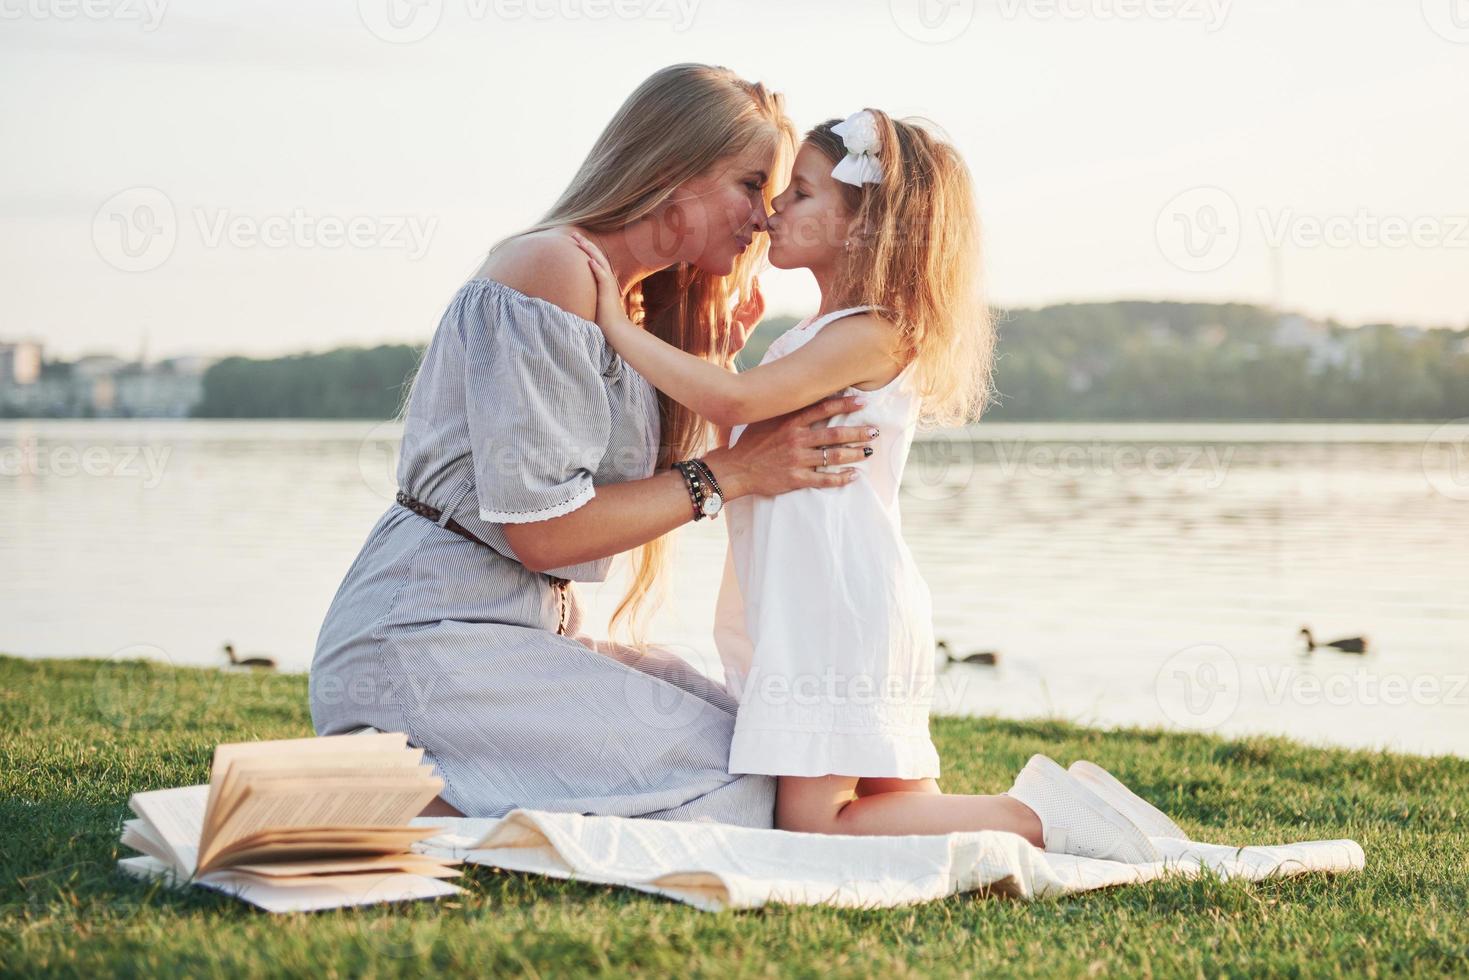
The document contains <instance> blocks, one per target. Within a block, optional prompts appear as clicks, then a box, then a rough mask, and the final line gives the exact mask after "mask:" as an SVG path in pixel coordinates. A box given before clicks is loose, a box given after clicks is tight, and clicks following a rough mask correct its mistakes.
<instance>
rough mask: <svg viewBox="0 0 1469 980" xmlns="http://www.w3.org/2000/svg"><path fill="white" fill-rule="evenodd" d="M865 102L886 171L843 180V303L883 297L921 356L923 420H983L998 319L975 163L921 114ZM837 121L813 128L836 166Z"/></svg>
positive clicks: (909, 351) (905, 352)
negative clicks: (847, 220)
mask: <svg viewBox="0 0 1469 980" xmlns="http://www.w3.org/2000/svg"><path fill="white" fill-rule="evenodd" d="M867 111H868V112H870V113H872V115H873V116H874V117H875V119H876V120H877V132H878V139H879V141H880V143H879V147H878V150H877V160H878V163H879V164H880V165H881V167H882V180H881V181H880V182H878V183H875V184H871V183H869V184H863V185H862V186H861V187H857V186H855V185H853V184H848V183H845V182H840V181H839V183H840V184H841V187H842V192H843V195H844V197H845V199H846V204H847V210H848V212H849V213H850V214H852V215H853V216H854V217H855V220H854V222H853V225H854V227H855V228H856V229H857V231H856V235H855V237H856V241H853V242H852V245H853V246H854V248H852V249H851V250H850V251H849V252H848V253H847V256H848V257H847V261H846V262H845V263H843V265H842V267H841V269H840V271H839V273H838V276H837V279H836V281H835V283H834V284H833V289H834V290H835V292H836V294H837V299H836V303H837V305H838V306H840V307H848V306H869V305H871V306H879V307H883V308H884V309H886V310H887V311H888V316H889V317H890V318H891V319H893V320H894V322H895V323H896V324H897V326H898V330H899V342H898V344H899V351H898V353H899V354H900V355H901V359H902V360H903V361H904V362H905V363H906V362H907V360H908V359H909V358H914V357H916V359H917V364H918V366H917V368H915V370H914V374H915V375H916V376H917V379H918V384H919V391H920V393H921V397H922V408H921V410H920V413H919V418H918V425H919V427H920V428H924V429H932V428H940V427H946V426H954V425H964V424H967V423H969V422H974V421H978V420H979V417H980V416H981V415H982V414H983V413H984V410H985V408H986V407H987V406H988V405H989V404H990V403H991V402H992V401H993V399H994V387H993V380H992V377H993V372H994V360H995V339H996V337H995V334H996V328H995V318H994V314H993V313H992V311H991V310H990V307H989V304H988V302H987V300H986V297H985V293H984V278H983V267H982V256H981V252H980V223H979V212H978V207H977V205H976V202H975V198H974V187H973V183H972V181H971V179H970V176H969V168H968V167H966V166H965V165H964V160H963V158H962V157H960V156H959V153H958V151H957V150H955V149H954V147H953V146H951V145H950V144H949V143H947V142H945V141H944V140H941V139H939V138H938V137H937V136H935V135H934V134H933V133H931V132H930V131H929V130H928V129H927V128H925V127H924V126H923V125H920V123H922V122H924V121H923V120H915V119H902V120H899V119H893V118H891V117H890V116H888V114H887V113H885V112H882V111H881V110H878V109H868V110H867ZM840 123H841V120H840V119H829V120H827V121H826V122H824V123H821V124H820V125H818V126H816V127H815V128H813V129H812V130H810V131H809V132H808V133H807V134H806V142H807V143H809V144H811V145H812V146H813V147H814V148H816V149H817V150H820V151H821V153H822V154H823V155H824V156H826V157H829V158H830V159H831V162H832V165H833V166H835V165H836V164H837V163H838V162H839V161H840V160H841V159H842V158H843V157H845V156H846V155H847V149H846V146H845V145H844V144H843V142H842V138H841V137H840V136H837V135H836V134H835V133H833V132H832V131H831V130H832V127H833V126H836V125H839V124H840Z"/></svg>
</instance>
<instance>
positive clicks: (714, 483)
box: [694, 459, 724, 500]
mask: <svg viewBox="0 0 1469 980" xmlns="http://www.w3.org/2000/svg"><path fill="white" fill-rule="evenodd" d="M694 463H695V464H696V465H697V466H698V467H699V469H700V470H702V471H703V472H704V479H706V480H708V481H709V486H710V488H711V489H713V491H714V492H715V493H717V494H719V497H720V499H721V500H722V499H724V490H723V489H721V488H720V486H719V481H718V480H716V479H714V471H713V470H711V469H710V468H709V464H708V463H706V462H704V461H703V460H702V459H696V460H694Z"/></svg>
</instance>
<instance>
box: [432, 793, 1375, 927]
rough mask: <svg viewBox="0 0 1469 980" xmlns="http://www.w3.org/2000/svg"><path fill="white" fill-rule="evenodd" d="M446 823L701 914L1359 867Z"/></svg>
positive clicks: (535, 814) (607, 820) (500, 851)
mask: <svg viewBox="0 0 1469 980" xmlns="http://www.w3.org/2000/svg"><path fill="white" fill-rule="evenodd" d="M414 822H415V823H417V824H421V825H425V826H430V825H431V826H442V827H444V828H445V831H444V833H442V834H440V835H438V836H436V837H433V838H430V839H429V840H427V841H425V842H424V843H423V844H420V845H418V848H419V849H421V850H425V851H429V852H432V853H443V854H452V855H454V856H456V857H458V858H460V859H461V860H464V861H467V862H469V863H471V864H483V865H487V866H492V867H497V868H505V869H507V870H511V871H530V872H534V873H536V874H543V875H549V876H551V877H553V878H569V879H575V880H577V881H587V882H594V883H597V884H604V885H621V886H623V887H626V888H635V889H637V890H638V891H644V892H651V893H653V894H656V895H665V896H667V897H669V898H673V899H677V900H678V901H680V902H687V903H688V904H689V905H692V906H694V907H696V908H700V909H704V910H706V911H710V912H717V911H720V910H722V909H747V908H758V907H760V906H762V905H766V904H770V903H780V904H792V905H838V906H851V907H870V908H877V907H889V906H897V905H910V904H913V903H917V902H928V901H932V900H934V899H938V898H944V897H945V896H948V895H954V894H958V893H960V892H970V891H977V892H981V893H984V894H991V895H1008V896H1012V897H1015V898H1022V899H1032V898H1041V897H1047V896H1051V895H1068V894H1071V893H1073V892H1081V891H1088V890H1090V889H1093V888H1106V887H1108V886H1111V885H1124V884H1135V883H1138V882H1144V881H1150V880H1153V879H1155V878H1159V877H1161V876H1163V875H1165V874H1184V875H1197V874H1199V873H1200V870H1201V869H1203V868H1206V867H1207V868H1212V869H1213V870H1214V871H1216V872H1217V873H1218V874H1219V875H1221V876H1222V877H1226V878H1244V879H1247V880H1250V881H1257V880H1260V879H1262V878H1268V877H1272V876H1273V877H1285V876H1289V875H1297V874H1303V873H1305V872H1310V871H1328V872H1330V871H1360V870H1361V869H1362V866H1363V854H1362V848H1361V847H1360V846H1359V845H1358V844H1357V842H1356V841H1351V840H1324V841H1305V842H1302V843H1297V844H1275V845H1270V846H1254V847H1228V846H1225V845H1220V844H1204V843H1199V842H1197V841H1182V840H1169V839H1165V838H1153V843H1154V844H1156V845H1157V846H1158V848H1159V850H1160V851H1162V853H1163V855H1164V860H1163V861H1160V862H1154V863H1150V864H1122V863H1119V862H1116V861H1099V860H1094V859H1091V858H1079V857H1070V856H1067V855H1060V854H1048V853H1046V852H1044V851H1042V850H1040V849H1039V848H1037V847H1034V846H1032V845H1031V844H1030V843H1029V842H1027V841H1026V840H1025V838H1023V837H1021V836H1020V835H1018V834H1011V833H1006V832H1003V831H991V830H984V831H976V832H973V833H961V834H944V835H932V836H916V835H915V836H905V837H857V836H837V835H826V834H800V833H793V832H791V831H786V830H754V829H751V828H748V827H735V826H729V825H726V824H717V823H688V822H675V821H667V820H640V819H636V818H631V817H599V816H582V815H580V814H575V813H554V812H550V811H545V810H512V811H511V812H510V813H508V814H506V815H505V816H503V817H499V818H495V819H488V820H485V819H472V818H467V817H465V818H458V819H451V818H442V817H434V818H419V819H418V820H416V821H414Z"/></svg>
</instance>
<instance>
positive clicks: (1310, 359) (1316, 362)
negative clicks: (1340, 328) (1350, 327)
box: [1271, 313, 1362, 377]
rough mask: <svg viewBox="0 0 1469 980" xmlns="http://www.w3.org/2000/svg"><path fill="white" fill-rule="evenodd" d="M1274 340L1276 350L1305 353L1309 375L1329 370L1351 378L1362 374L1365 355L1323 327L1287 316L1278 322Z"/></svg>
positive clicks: (1328, 328) (1322, 324) (1294, 316)
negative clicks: (1332, 369) (1343, 372)
mask: <svg viewBox="0 0 1469 980" xmlns="http://www.w3.org/2000/svg"><path fill="white" fill-rule="evenodd" d="M1271 339H1272V340H1273V341H1274V343H1275V346H1277V347H1280V348H1285V349H1295V350H1304V351H1306V371H1307V372H1308V373H1310V374H1320V373H1321V372H1322V371H1325V370H1326V369H1327V368H1328V367H1331V368H1339V369H1343V370H1345V371H1346V372H1347V373H1348V374H1350V375H1351V376H1352V377H1358V376H1360V375H1361V373H1362V354H1361V352H1360V351H1358V350H1356V349H1355V345H1353V344H1349V343H1348V342H1347V341H1346V340H1345V339H1344V338H1342V337H1341V336H1339V335H1338V334H1337V333H1336V332H1334V331H1332V329H1331V328H1330V327H1328V326H1327V325H1326V324H1324V323H1317V322H1315V321H1313V320H1308V319H1306V318H1305V317H1303V316H1300V315H1299V314H1295V313H1292V314H1288V315H1286V316H1282V317H1280V318H1279V319H1278V320H1276V322H1275V332H1274V334H1273V335H1272V337H1271Z"/></svg>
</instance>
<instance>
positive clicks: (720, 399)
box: [573, 235, 898, 427]
mask: <svg viewBox="0 0 1469 980" xmlns="http://www.w3.org/2000/svg"><path fill="white" fill-rule="evenodd" d="M573 237H574V238H575V239H576V240H577V242H578V244H581V245H582V248H583V250H584V251H586V252H587V255H588V264H589V265H590V266H591V268H592V273H593V275H595V276H596V279H597V325H598V326H600V327H601V328H602V332H603V333H604V334H605V335H606V337H607V342H608V343H609V344H611V345H612V347H613V348H614V349H615V350H616V351H617V353H618V354H620V355H621V356H622V358H623V360H625V361H627V362H628V363H629V364H631V365H632V366H633V369H634V370H636V371H637V372H638V373H639V374H641V375H642V376H643V377H645V378H647V379H648V381H649V382H650V383H651V384H652V385H653V386H654V387H655V388H657V389H658V390H660V391H662V392H664V393H665V394H667V395H668V396H669V397H670V398H672V399H673V400H674V401H676V402H678V403H679V404H681V405H684V406H686V407H688V408H689V409H691V410H692V411H694V412H697V413H698V414H699V415H702V416H703V417H704V418H706V419H708V420H709V421H711V422H713V423H714V424H715V425H717V426H724V427H728V426H734V425H739V424H740V423H748V422H758V421H760V420H762V419H768V418H774V417H775V416H777V415H783V414H785V413H786V412H790V411H794V410H795V409H797V408H801V407H802V406H805V405H810V404H811V403H812V402H815V401H818V400H819V399H822V398H825V397H827V396H828V395H831V394H832V393H833V392H840V391H842V390H844V389H845V388H846V387H847V386H848V385H853V384H856V383H858V382H861V381H865V380H868V379H871V378H874V377H877V376H881V375H883V373H884V372H889V373H890V372H891V370H892V368H893V367H894V365H895V364H897V363H898V362H897V361H896V359H895V357H894V354H893V352H892V349H893V341H894V336H893V333H894V331H893V327H892V326H891V325H890V324H888V323H886V322H885V321H883V320H882V319H881V318H879V317H876V316H873V315H871V314H854V315H853V316H850V317H844V318H843V319H841V320H839V321H837V322H836V323H833V324H831V325H830V326H827V327H825V328H823V329H822V330H821V331H820V332H819V333H818V334H817V335H816V336H815V337H814V338H812V339H811V340H810V341H809V342H808V343H806V344H805V345H803V346H802V347H801V348H800V349H799V350H797V351H794V352H792V353H791V354H789V355H787V356H785V357H782V358H778V359H777V360H774V361H772V362H770V363H769V364H762V365H759V366H758V367H754V368H751V369H750V370H748V371H742V372H740V373H738V374H736V373H733V372H731V371H728V370H726V369H725V368H723V367H722V366H720V365H718V364H713V363H710V362H709V361H706V360H704V359H703V358H701V357H698V356H696V355H694V354H690V353H688V352H687V351H684V350H680V349H679V348H677V347H675V346H673V345H672V344H669V343H667V342H665V341H663V340H660V339H659V338H658V337H655V336H653V335H652V334H651V333H648V332H647V331H646V330H643V329H641V328H639V327H638V326H637V325H635V324H634V323H632V322H631V321H630V320H628V318H627V315H626V313H625V312H624V311H623V307H622V298H621V294H620V293H619V291H618V288H617V280H616V278H615V277H614V276H613V274H612V269H611V266H610V265H608V264H607V260H606V257H605V256H603V255H602V253H601V252H600V251H599V250H598V249H597V247H596V246H595V245H593V244H592V243H591V242H590V241H588V240H587V239H585V238H583V237H581V236H580V235H573Z"/></svg>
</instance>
